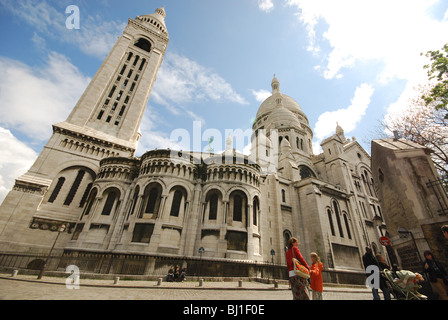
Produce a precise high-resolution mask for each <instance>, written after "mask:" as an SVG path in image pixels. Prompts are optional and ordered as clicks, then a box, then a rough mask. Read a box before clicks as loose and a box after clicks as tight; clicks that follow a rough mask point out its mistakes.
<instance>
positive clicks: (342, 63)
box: [287, 0, 448, 83]
mask: <svg viewBox="0 0 448 320" xmlns="http://www.w3.org/2000/svg"><path fill="white" fill-rule="evenodd" d="M436 2H438V1H437V0H394V1H388V0H376V1H358V0H341V1H333V0H320V1H316V0H288V1H287V4H288V5H290V6H292V7H295V8H297V9H299V13H298V14H297V16H298V17H299V19H300V21H301V22H302V23H303V24H304V25H305V26H306V28H307V30H308V38H309V49H310V50H313V51H314V52H317V51H319V52H321V50H320V47H319V46H318V45H317V44H316V43H317V40H326V41H327V42H328V43H329V44H330V46H331V48H332V49H331V52H330V53H329V55H328V57H327V59H328V61H327V62H328V63H327V66H326V68H325V69H324V76H325V77H326V78H327V79H332V78H337V77H341V76H342V70H343V69H344V68H351V67H353V66H355V65H356V63H358V62H360V61H367V60H369V61H380V62H382V63H384V68H383V70H382V71H381V73H380V74H379V78H378V80H379V81H381V82H382V83H386V82H387V81H388V80H390V79H392V78H394V77H397V78H399V79H406V80H407V79H410V78H412V77H414V76H415V74H416V73H418V72H419V71H420V69H421V68H422V64H421V57H420V53H421V52H426V51H428V50H435V49H438V48H441V47H442V46H443V44H444V43H445V42H446V39H445V38H444V37H443V36H440V35H443V34H447V33H448V21H446V20H444V21H436V20H434V18H432V17H431V16H430V14H429V13H428V10H429V9H430V8H431V7H432V6H433V5H434V4H435V3H436ZM320 21H324V22H325V23H326V24H327V25H328V27H327V29H326V31H324V32H320V33H319V31H320V30H318V28H317V25H318V23H319V22H320Z"/></svg>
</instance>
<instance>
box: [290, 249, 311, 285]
mask: <svg viewBox="0 0 448 320" xmlns="http://www.w3.org/2000/svg"><path fill="white" fill-rule="evenodd" d="M291 250H292V254H293V258H292V264H293V266H294V274H295V275H296V276H299V277H301V278H304V279H309V278H310V271H309V270H308V269H307V268H306V267H305V266H304V265H302V264H300V262H299V260H297V259H296V258H294V250H293V248H291Z"/></svg>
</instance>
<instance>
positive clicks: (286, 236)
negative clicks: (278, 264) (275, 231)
mask: <svg viewBox="0 0 448 320" xmlns="http://www.w3.org/2000/svg"><path fill="white" fill-rule="evenodd" d="M291 237H292V234H291V231H289V230H285V231H283V243H284V244H285V250H286V249H288V243H289V239H291Z"/></svg>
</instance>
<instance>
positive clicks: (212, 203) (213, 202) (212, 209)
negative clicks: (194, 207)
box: [208, 193, 218, 220]
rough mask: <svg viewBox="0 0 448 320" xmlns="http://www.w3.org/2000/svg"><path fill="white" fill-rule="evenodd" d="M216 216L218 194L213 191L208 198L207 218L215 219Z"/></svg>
mask: <svg viewBox="0 0 448 320" xmlns="http://www.w3.org/2000/svg"><path fill="white" fill-rule="evenodd" d="M217 216H218V195H217V194H216V193H213V194H212V195H211V196H210V198H209V213H208V220H216V217H217Z"/></svg>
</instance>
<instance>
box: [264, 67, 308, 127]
mask: <svg viewBox="0 0 448 320" xmlns="http://www.w3.org/2000/svg"><path fill="white" fill-rule="evenodd" d="M271 87H272V95H271V96H270V97H268V98H267V99H266V100H264V101H263V103H262V104H261V105H260V108H258V112H257V117H256V119H258V118H259V117H261V116H264V115H266V114H268V113H270V112H272V111H274V110H275V109H277V108H278V103H277V99H278V97H279V95H280V96H281V99H282V104H283V106H284V107H285V108H286V109H287V110H289V111H291V112H293V113H296V114H300V115H301V116H303V117H304V118H305V119H306V122H307V123H308V118H307V117H306V115H305V113H304V112H303V111H302V108H301V107H300V106H299V104H298V103H297V102H296V101H295V100H294V99H293V98H291V97H290V96H288V95H286V94H282V93H281V92H280V81H278V79H277V77H276V76H275V74H274V78H273V79H272V82H271Z"/></svg>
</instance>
